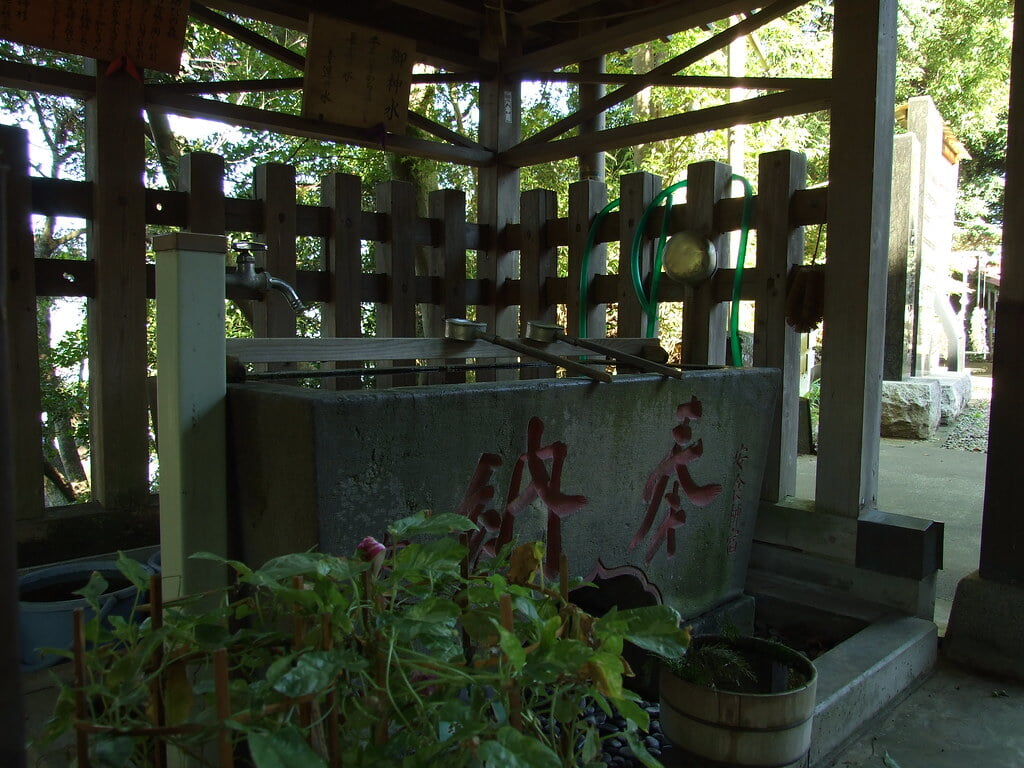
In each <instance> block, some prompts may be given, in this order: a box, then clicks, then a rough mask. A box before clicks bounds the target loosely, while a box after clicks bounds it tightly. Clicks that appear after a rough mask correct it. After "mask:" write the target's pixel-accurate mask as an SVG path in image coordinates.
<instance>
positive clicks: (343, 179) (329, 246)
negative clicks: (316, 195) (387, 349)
mask: <svg viewBox="0 0 1024 768" xmlns="http://www.w3.org/2000/svg"><path fill="white" fill-rule="evenodd" d="M362 201H363V196H362V184H361V182H360V180H359V177H358V176H353V175H351V174H347V173H331V174H328V175H327V176H325V177H324V178H323V179H322V180H321V181H320V204H321V205H323V206H324V207H325V208H327V209H328V210H329V211H330V226H329V230H328V234H327V237H326V238H324V267H325V268H326V270H327V276H328V281H329V286H330V299H329V300H328V301H327V302H325V303H324V304H323V307H322V309H321V314H320V333H321V335H322V336H323V337H324V338H336V337H341V338H348V337H351V338H357V337H359V336H362V335H363V313H362V304H361V301H360V299H361V298H362V297H361V293H360V292H361V288H362V276H363V244H362V241H361V240H360V239H359V223H360V220H361V219H362V214H363V202H362ZM324 365H325V366H333V367H335V368H338V367H340V366H339V365H338V364H337V363H324ZM360 384H361V382H360V380H359V379H357V378H351V379H336V378H335V379H324V381H323V385H324V387H326V388H333V389H357V388H358V387H359V386H360Z"/></svg>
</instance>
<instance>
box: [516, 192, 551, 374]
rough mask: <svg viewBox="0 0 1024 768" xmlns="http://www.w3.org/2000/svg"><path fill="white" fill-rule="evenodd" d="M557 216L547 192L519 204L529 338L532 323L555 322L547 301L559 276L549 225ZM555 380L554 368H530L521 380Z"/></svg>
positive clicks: (522, 308)
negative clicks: (550, 281)
mask: <svg viewBox="0 0 1024 768" xmlns="http://www.w3.org/2000/svg"><path fill="white" fill-rule="evenodd" d="M557 215H558V196H557V195H556V194H555V193H554V192H552V191H550V190H547V189H531V190H528V191H527V192H524V193H523V195H522V198H521V202H520V219H521V229H520V231H521V235H522V242H521V243H520V250H519V264H520V268H519V280H520V287H519V333H520V335H522V336H525V335H526V327H527V324H528V323H529V322H530V321H534V322H538V323H553V322H555V319H556V317H555V305H554V303H552V302H551V299H550V298H549V297H548V292H547V283H548V279H549V278H553V277H557V276H558V249H557V248H556V247H555V246H553V245H551V244H550V243H548V240H547V232H546V226H545V225H546V224H547V222H548V220H549V219H553V218H555V217H556V216H557ZM554 376H555V369H554V368H553V367H548V366H544V367H543V368H527V369H525V370H523V371H520V373H519V378H521V379H543V378H552V377H554Z"/></svg>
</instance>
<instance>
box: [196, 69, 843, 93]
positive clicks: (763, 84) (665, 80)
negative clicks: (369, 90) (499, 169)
mask: <svg viewBox="0 0 1024 768" xmlns="http://www.w3.org/2000/svg"><path fill="white" fill-rule="evenodd" d="M417 79H418V78H416V77H413V82H416V81H417ZM640 79H643V80H644V81H645V82H646V83H647V85H664V86H668V87H670V88H704V89H708V90H723V91H731V90H733V89H735V88H742V89H745V90H748V91H788V90H789V89H790V88H801V87H803V86H804V85H807V84H808V83H827V82H829V78H825V77H746V76H744V77H733V76H729V75H657V76H653V77H652V76H651V75H649V74H646V75H644V74H640V75H634V74H628V73H622V72H600V73H597V72H524V73H523V80H540V81H542V82H545V83H600V84H604V85H625V84H627V83H632V82H634V81H636V80H640ZM261 82H265V81H259V80H256V81H253V84H254V85H253V87H255V86H256V85H258V84H259V83H261ZM440 82H447V81H444V80H441V81H440ZM205 85H207V83H196V84H195V87H196V88H198V87H201V86H205ZM176 90H181V91H184V92H186V93H192V92H193V91H191V90H187V89H185V88H177V89H176ZM212 92H214V93H216V91H212Z"/></svg>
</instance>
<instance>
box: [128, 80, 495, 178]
mask: <svg viewBox="0 0 1024 768" xmlns="http://www.w3.org/2000/svg"><path fill="white" fill-rule="evenodd" d="M146 106H154V107H160V108H161V109H163V110H165V111H166V112H170V113H171V114H175V115H181V116H182V117H198V118H202V119H204V120H213V121H214V122H220V123H226V124H227V125H233V126H238V127H241V128H252V129H253V130H256V131H275V132H277V133H283V134H286V135H289V136H304V137H307V138H311V139H317V140H318V141H333V142H337V143H341V144H352V145H354V146H357V147H366V148H369V149H390V150H394V151H395V152H399V153H401V154H405V155H411V156H413V157H422V158H426V159H428V160H441V161H443V162H448V163H458V164H461V165H470V166H483V165H487V164H488V163H490V162H492V161H493V159H494V153H493V152H491V151H488V150H484V149H473V148H471V147H462V146H452V145H450V144H443V143H441V142H438V141H427V140H426V139H417V138H414V137H411V136H404V135H398V134H393V133H389V134H385V135H384V136H381V135H380V134H379V133H377V132H375V131H373V130H371V129H367V128H357V127H355V126H352V125H341V124H339V123H327V122H324V121H322V120H310V119H307V118H304V117H300V116H298V115H286V114H283V113H280V112H271V111H269V110H265V109H257V108H256V107H248V106H243V105H240V104H231V103H228V102H224V101H215V100H213V99H204V98H201V97H199V96H189V95H188V94H183V93H173V92H171V91H154V92H149V91H147V95H146Z"/></svg>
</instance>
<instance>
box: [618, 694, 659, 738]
mask: <svg viewBox="0 0 1024 768" xmlns="http://www.w3.org/2000/svg"><path fill="white" fill-rule="evenodd" d="M615 708H616V709H617V710H619V714H620V715H622V716H623V717H624V718H626V720H628V721H629V722H631V723H632V724H633V725H634V726H635V727H637V728H639V729H640V730H641V731H646V730H647V729H648V728H649V727H650V725H651V716H650V715H649V714H647V710H645V709H641V708H640V706H639V705H637V703H636V702H635V701H633V700H632V699H630V698H626V697H623V698H617V699H615Z"/></svg>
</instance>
